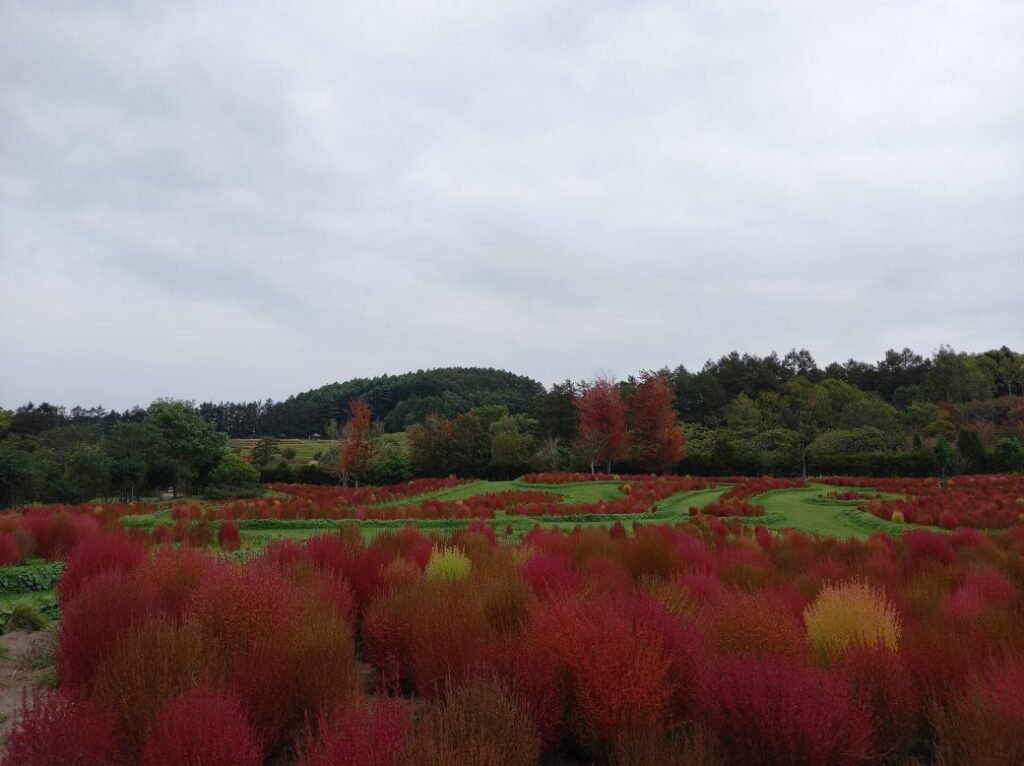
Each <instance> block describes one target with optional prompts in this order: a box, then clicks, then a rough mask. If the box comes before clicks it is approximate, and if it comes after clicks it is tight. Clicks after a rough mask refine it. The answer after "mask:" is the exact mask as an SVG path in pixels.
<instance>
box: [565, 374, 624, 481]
mask: <svg viewBox="0 0 1024 766" xmlns="http://www.w3.org/2000/svg"><path fill="white" fill-rule="evenodd" d="M576 408H577V409H578V410H579V415H580V421H579V429H578V431H577V436H576V446H577V447H578V449H579V450H580V452H581V453H582V454H583V456H584V457H585V458H586V459H587V460H588V461H589V462H590V472H591V473H594V466H595V464H598V463H604V465H605V470H607V471H609V472H610V471H611V470H612V463H613V462H614V461H616V460H622V459H623V458H625V457H626V454H627V452H626V404H625V402H623V401H622V394H621V393H620V392H619V387H618V385H617V384H616V383H615V382H614V381H612V380H610V379H608V378H605V377H602V376H598V377H597V378H595V379H594V381H593V382H592V383H591V384H590V385H589V386H587V387H586V388H585V389H584V390H583V394H582V395H581V396H580V397H579V398H578V399H577V400H576Z"/></svg>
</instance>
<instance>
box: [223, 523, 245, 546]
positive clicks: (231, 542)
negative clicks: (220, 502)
mask: <svg viewBox="0 0 1024 766" xmlns="http://www.w3.org/2000/svg"><path fill="white" fill-rule="evenodd" d="M217 544H218V545H219V546H220V547H221V548H223V549H224V550H226V551H237V550H238V549H239V548H240V547H242V535H241V534H240V533H239V531H238V525H237V524H236V523H235V522H233V521H222V522H221V524H220V526H219V527H218V528H217Z"/></svg>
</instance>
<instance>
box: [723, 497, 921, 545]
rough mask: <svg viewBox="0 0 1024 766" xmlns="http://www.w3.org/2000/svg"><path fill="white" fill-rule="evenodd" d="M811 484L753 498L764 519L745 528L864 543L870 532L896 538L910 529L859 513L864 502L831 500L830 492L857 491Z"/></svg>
mask: <svg viewBox="0 0 1024 766" xmlns="http://www.w3.org/2000/svg"><path fill="white" fill-rule="evenodd" d="M856 489H858V487H834V486H832V485H829V484H811V485H810V486H808V487H806V488H803V489H780V490H775V491H773V492H765V493H763V494H760V495H755V496H754V497H752V498H751V499H750V501H751V502H752V503H756V504H757V505H761V506H764V510H765V515H764V516H761V517H755V518H748V519H743V522H744V523H745V524H763V525H764V526H766V527H767V528H768V529H799V530H802V531H804V532H810V533H811V534H816V535H822V536H827V537H838V538H840V539H844V540H845V539H849V538H856V539H858V540H863V539H866V538H867V537H868V536H869V535H870V534H871V533H872V532H886V533H888V534H891V535H895V536H898V535H900V534H902V532H903V531H904V530H906V529H907V528H908V527H909V526H911V525H907V524H893V523H892V522H890V521H885V520H883V519H880V518H878V517H877V516H874V515H872V514H870V513H865V512H863V511H858V510H857V506H858V505H860V504H861V503H863V502H864V501H863V500H831V499H829V498H828V497H826V495H827V494H828V493H830V492H843V491H846V490H856Z"/></svg>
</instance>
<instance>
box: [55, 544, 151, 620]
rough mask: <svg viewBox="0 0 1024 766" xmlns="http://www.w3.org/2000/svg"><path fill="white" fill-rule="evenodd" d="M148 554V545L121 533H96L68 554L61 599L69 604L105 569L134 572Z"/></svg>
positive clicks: (62, 579)
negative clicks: (79, 591) (87, 582)
mask: <svg viewBox="0 0 1024 766" xmlns="http://www.w3.org/2000/svg"><path fill="white" fill-rule="evenodd" d="M145 557H146V544H145V543H144V542H143V541H142V540H141V539H138V538H132V537H129V536H128V535H126V534H123V533H119V532H106V533H103V534H97V535H93V536H92V537H89V538H87V539H85V540H83V541H82V542H81V543H79V544H78V545H77V546H75V549H74V550H73V551H72V552H71V555H70V556H68V562H67V566H66V567H65V569H64V574H63V576H61V578H60V582H59V583H58V585H57V598H58V600H59V601H60V603H61V604H62V605H64V604H67V603H68V600H69V599H71V598H72V597H73V596H74V595H75V593H77V592H78V590H79V588H81V587H82V583H83V582H85V581H86V580H88V579H89V578H90V577H95V576H96V575H98V574H101V573H103V572H130V571H132V570H133V569H135V568H136V567H137V566H138V565H139V564H140V563H141V562H142V560H143V559H144V558H145Z"/></svg>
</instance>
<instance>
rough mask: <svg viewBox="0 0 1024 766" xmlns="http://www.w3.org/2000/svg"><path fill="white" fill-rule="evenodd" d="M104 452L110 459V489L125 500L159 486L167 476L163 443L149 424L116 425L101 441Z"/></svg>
mask: <svg viewBox="0 0 1024 766" xmlns="http://www.w3.org/2000/svg"><path fill="white" fill-rule="evenodd" d="M103 450H104V452H106V454H107V456H108V457H109V459H110V483H111V489H112V490H113V492H114V493H115V494H116V495H117V496H118V497H120V498H122V499H124V500H134V499H135V498H137V497H138V496H140V495H141V494H142V493H144V492H146V491H147V490H149V489H151V488H153V487H155V486H157V485H159V484H160V483H161V480H162V479H163V478H164V477H165V475H166V473H167V471H166V468H167V465H168V463H169V460H168V458H167V457H166V455H165V454H164V445H163V440H162V438H161V434H160V431H159V430H158V429H157V428H156V427H155V426H153V425H152V424H149V423H133V422H132V421H128V420H126V421H124V422H122V423H118V424H117V425H116V426H114V427H113V428H112V429H110V433H108V434H107V436H106V438H105V439H104V440H103Z"/></svg>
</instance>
